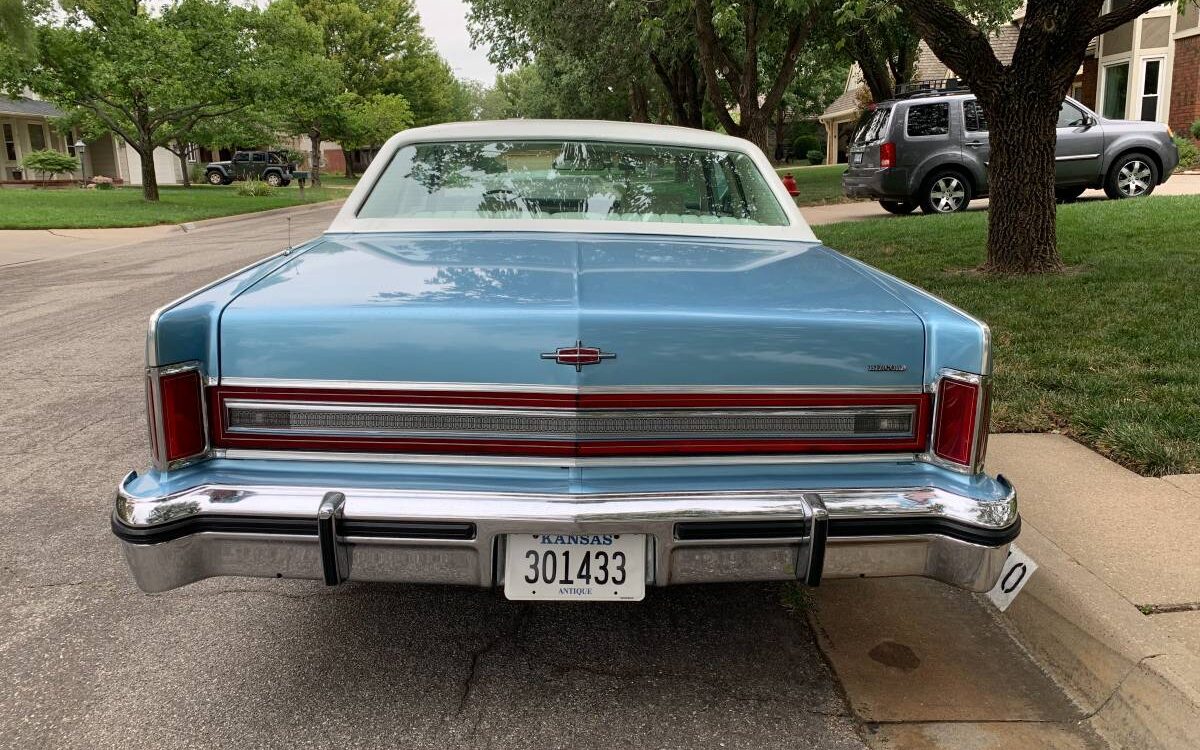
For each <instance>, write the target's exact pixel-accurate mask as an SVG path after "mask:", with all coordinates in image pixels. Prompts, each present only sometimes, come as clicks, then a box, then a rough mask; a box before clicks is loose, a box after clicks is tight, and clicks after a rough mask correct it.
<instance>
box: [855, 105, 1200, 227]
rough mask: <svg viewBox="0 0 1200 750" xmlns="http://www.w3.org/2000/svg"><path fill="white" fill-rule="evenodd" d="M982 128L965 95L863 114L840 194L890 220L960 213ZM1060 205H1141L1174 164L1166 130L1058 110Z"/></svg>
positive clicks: (985, 152)
mask: <svg viewBox="0 0 1200 750" xmlns="http://www.w3.org/2000/svg"><path fill="white" fill-rule="evenodd" d="M990 152H991V147H990V144H989V142H988V123H987V118H986V117H985V116H984V114H983V107H982V106H980V104H979V102H978V101H976V99H975V96H974V95H972V94H971V93H969V92H965V91H958V92H957V93H920V94H914V95H911V96H909V97H907V98H898V99H893V100H891V101H886V102H883V103H882V104H879V105H878V106H876V107H875V109H873V110H870V111H868V112H866V113H864V114H863V116H862V118H861V119H860V120H859V123H858V126H857V128H856V130H855V133H854V138H853V142H852V143H851V145H850V148H849V161H850V164H849V166H848V168H847V170H846V174H845V175H844V176H843V177H842V190H843V192H844V193H845V194H846V195H847V196H849V197H851V198H874V199H875V200H878V201H879V204H880V205H881V206H883V207H884V208H885V209H887V210H888V211H890V212H892V213H894V214H907V213H911V212H912V211H913V209H915V208H916V207H917V206H920V207H921V210H922V211H924V212H925V213H951V212H954V211H962V210H963V209H965V208H966V207H967V204H968V203H970V202H971V199H972V198H979V197H983V196H986V195H987V193H988V170H987V165H988V158H989V154H990ZM1055 163H1056V172H1057V190H1058V197H1059V199H1060V200H1074V199H1075V198H1078V197H1079V196H1080V194H1081V193H1083V191H1084V190H1086V189H1088V188H1099V187H1103V188H1104V190H1105V192H1106V193H1107V194H1108V196H1109V197H1110V198H1137V197H1140V196H1143V195H1149V194H1150V193H1152V192H1153V191H1154V188H1155V187H1156V186H1157V185H1159V184H1161V183H1163V182H1165V181H1166V180H1167V178H1168V177H1169V176H1170V174H1171V171H1172V170H1174V169H1175V166H1176V164H1178V163H1179V149H1178V148H1177V147H1176V146H1175V142H1174V140H1173V139H1172V138H1171V134H1170V130H1169V129H1168V128H1167V126H1166V125H1163V124H1161V123H1157V122H1140V121H1130V120H1108V119H1105V118H1103V117H1100V116H1099V115H1097V114H1096V113H1095V112H1092V111H1091V110H1090V109H1088V108H1087V107H1085V106H1083V105H1082V104H1080V103H1079V102H1077V101H1075V100H1074V99H1070V98H1068V99H1067V100H1066V101H1064V102H1063V104H1062V108H1061V110H1060V113H1059V117H1058V144H1057V146H1056V149H1055Z"/></svg>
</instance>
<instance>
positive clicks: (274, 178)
mask: <svg viewBox="0 0 1200 750" xmlns="http://www.w3.org/2000/svg"><path fill="white" fill-rule="evenodd" d="M263 181H264V182H266V183H267V184H268V185H270V186H271V187H279V186H280V185H282V184H283V178H282V177H280V176H279V173H278V172H271V173H270V174H268V175H267V176H266V177H263Z"/></svg>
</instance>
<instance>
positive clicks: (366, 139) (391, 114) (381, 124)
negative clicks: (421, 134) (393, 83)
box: [330, 94, 413, 177]
mask: <svg viewBox="0 0 1200 750" xmlns="http://www.w3.org/2000/svg"><path fill="white" fill-rule="evenodd" d="M339 99H340V102H339V103H340V105H341V108H342V111H343V116H342V118H341V119H340V121H339V123H338V125H337V130H336V131H335V132H332V133H330V135H331V137H333V138H334V139H335V140H336V141H337V142H338V143H339V144H341V146H342V150H343V151H345V152H346V176H347V177H354V164H353V163H352V161H351V159H350V152H351V151H355V150H357V149H361V148H367V147H369V146H381V145H383V142H384V141H386V140H387V139H388V138H391V137H392V136H393V135H395V134H396V133H398V132H400V131H401V130H405V129H406V128H408V127H411V126H412V123H413V113H412V110H411V109H409V106H408V102H407V101H405V99H404V97H402V96H399V95H397V94H372V95H371V96H368V97H360V96H358V95H357V94H343V95H342V96H341V97H339Z"/></svg>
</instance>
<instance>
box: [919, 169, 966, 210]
mask: <svg viewBox="0 0 1200 750" xmlns="http://www.w3.org/2000/svg"><path fill="white" fill-rule="evenodd" d="M970 202H971V186H970V185H969V184H968V183H967V181H966V179H965V178H964V177H963V176H962V175H961V174H960V173H958V172H952V171H945V172H935V173H934V175H933V176H932V177H930V178H929V179H928V180H926V181H925V189H924V190H922V191H921V210H922V211H924V212H925V213H927V214H952V213H954V212H955V211H962V210H964V209H966V207H967V205H968V204H970Z"/></svg>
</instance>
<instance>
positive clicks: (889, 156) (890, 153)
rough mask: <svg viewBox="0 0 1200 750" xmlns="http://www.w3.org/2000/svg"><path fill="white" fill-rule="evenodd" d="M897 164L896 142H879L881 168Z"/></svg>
mask: <svg viewBox="0 0 1200 750" xmlns="http://www.w3.org/2000/svg"><path fill="white" fill-rule="evenodd" d="M894 166H896V144H894V143H892V142H890V141H889V142H887V143H881V144H879V168H880V169H891V168H892V167H894Z"/></svg>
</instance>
